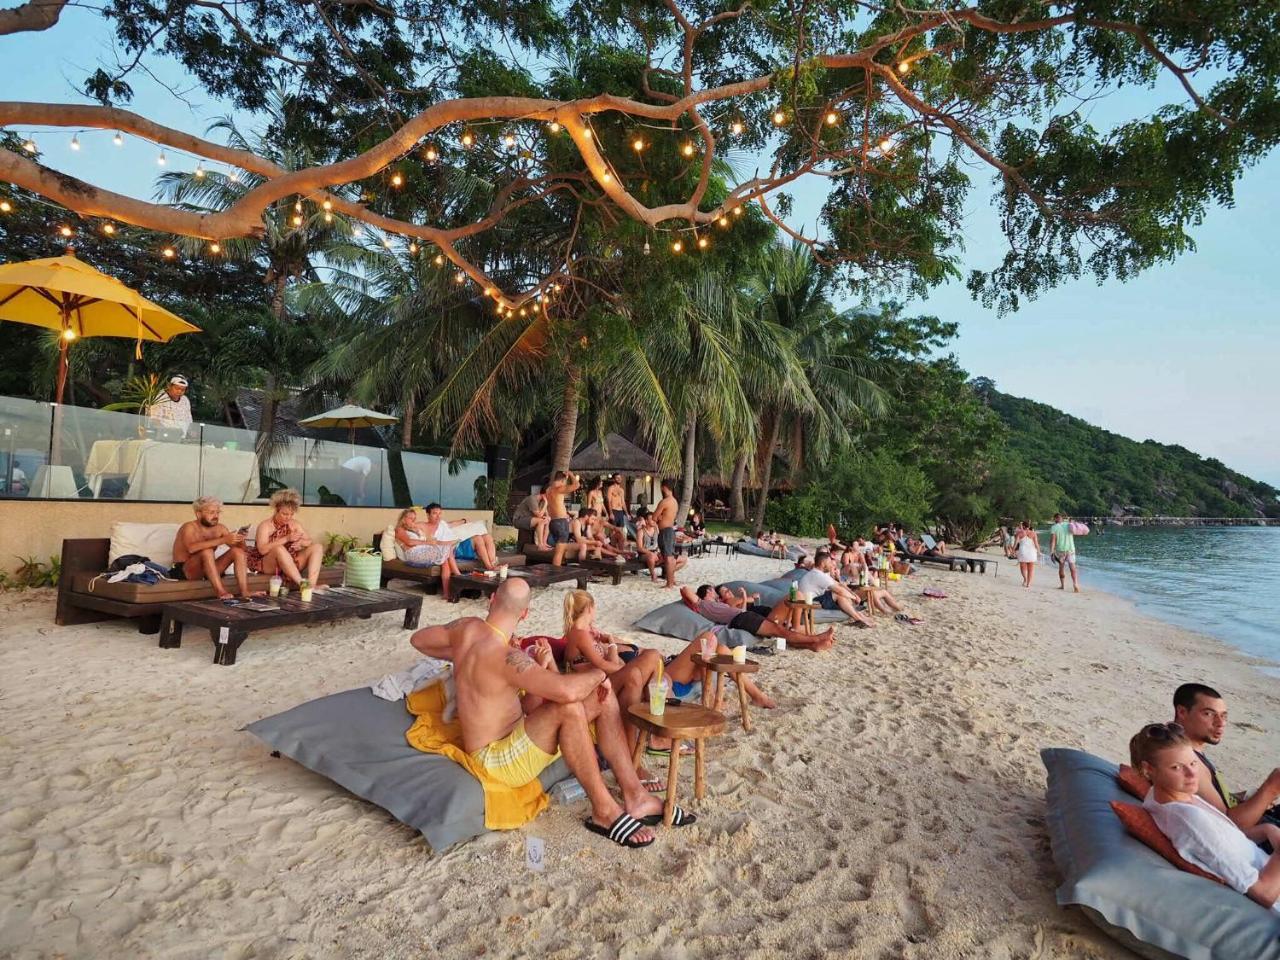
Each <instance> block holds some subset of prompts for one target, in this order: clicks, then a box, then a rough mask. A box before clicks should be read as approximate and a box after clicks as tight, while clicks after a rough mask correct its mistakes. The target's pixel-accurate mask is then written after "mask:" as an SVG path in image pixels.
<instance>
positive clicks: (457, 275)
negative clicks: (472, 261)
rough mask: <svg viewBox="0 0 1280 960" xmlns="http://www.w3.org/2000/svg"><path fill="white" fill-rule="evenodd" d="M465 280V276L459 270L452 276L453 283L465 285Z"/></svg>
mask: <svg viewBox="0 0 1280 960" xmlns="http://www.w3.org/2000/svg"><path fill="white" fill-rule="evenodd" d="M466 279H467V275H466V274H465V273H463V272H462V271H461V270H459V271H458V272H457V273H455V274H454V275H453V282H454V283H465V282H466Z"/></svg>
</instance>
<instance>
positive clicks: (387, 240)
mask: <svg viewBox="0 0 1280 960" xmlns="http://www.w3.org/2000/svg"><path fill="white" fill-rule="evenodd" d="M382 245H383V246H384V247H386V248H387V249H388V250H390V249H391V238H390V237H383V238H382Z"/></svg>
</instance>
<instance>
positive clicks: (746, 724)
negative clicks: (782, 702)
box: [693, 653, 760, 733]
mask: <svg viewBox="0 0 1280 960" xmlns="http://www.w3.org/2000/svg"><path fill="white" fill-rule="evenodd" d="M693 662H694V665H695V666H699V667H705V668H706V670H707V679H706V680H704V681H703V683H702V705H703V706H704V707H714V708H715V709H716V710H719V709H720V704H721V697H722V696H723V689H722V686H723V684H724V683H725V675H726V674H727V675H729V676H731V677H732V678H733V682H734V683H735V684H737V686H738V707H739V709H740V710H741V711H742V729H743V730H745V731H747V733H750V732H751V717H750V716H749V715H748V714H747V690H746V688H745V687H744V686H743V685H742V674H744V673H755V672H756V671H757V670H759V669H760V664H758V663H756V662H755V661H754V660H748V661H746V662H745V663H734V662H733V656H732V654H727V653H717V654H716V655H715V656H714V657H712V658H711V659H710V660H705V659H703V656H702V654H700V653H695V654H694V655H693ZM713 682H714V684H715V689H714V691H713V690H712V683H713Z"/></svg>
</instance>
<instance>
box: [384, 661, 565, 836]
mask: <svg viewBox="0 0 1280 960" xmlns="http://www.w3.org/2000/svg"><path fill="white" fill-rule="evenodd" d="M405 706H406V707H408V708H409V712H410V713H412V714H413V715H414V716H415V717H417V718H418V719H417V720H415V721H414V723H413V726H411V727H410V728H409V731H408V733H406V734H405V735H404V738H405V739H406V740H407V741H409V746H411V747H413V748H415V749H417V750H421V751H422V752H423V753H438V754H441V755H442V756H446V757H448V758H449V759H450V760H452V761H453V762H454V763H460V764H462V766H463V767H465V768H466V769H467V772H468V773H470V774H471V775H472V776H473V777H475V778H476V779H477V780H479V781H480V785H481V786H482V787H484V825H485V826H486V827H488V828H489V829H490V830H515V829H516V828H517V827H523V826H524V825H525V824H526V823H528V822H529V821H530V820H532V819H533V818H534V817H536V816H537V815H538V814H540V813H541V812H542V811H543V810H544V809H546V806H547V804H548V803H550V802H551V801H550V799H549V798H548V797H547V793H546V791H545V790H543V789H542V784H541V783H539V782H538V781H537V780H536V779H535V780H533V781H532V782H530V783H526V784H525V785H524V786H523V787H509V786H507V785H506V784H505V783H498V782H497V781H495V780H492V779H491V778H490V777H489V775H488V771H486V770H485V769H484V767H482V766H480V765H479V764H477V763H476V762H475V761H474V760H472V759H471V757H470V755H469V754H468V753H467V752H466V751H465V750H463V749H462V726H461V724H459V723H458V721H456V720H455V721H453V722H452V723H445V722H444V707H445V696H444V684H443V683H433V684H431V685H429V686H426V687H423V688H422V689H421V690H415V691H414V692H413V693H411V694H409V696H408V698H407V699H406V700H405Z"/></svg>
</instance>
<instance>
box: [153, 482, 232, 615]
mask: <svg viewBox="0 0 1280 960" xmlns="http://www.w3.org/2000/svg"><path fill="white" fill-rule="evenodd" d="M191 509H193V510H194V511H195V513H196V518H195V519H194V520H188V521H187V522H186V523H184V524H183V525H182V526H180V527H179V528H178V535H177V536H176V537H174V540H173V569H172V570H170V571H169V576H171V577H173V579H175V580H199V579H201V578H204V579H205V580H208V581H209V582H210V583H212V584H213V589H214V590H216V591H217V593H218V599H219V600H226V599H227V598H228V597H230V596H231V594H230V593H228V592H227V591H226V590H225V589H224V588H223V586H222V575H223V574H224V573H226V572H227V567H229V566H231V565H232V564H235V568H236V586H237V587H239V588H240V596H242V597H244V598H245V599H248V598H249V596H250V594H249V578H248V571H249V566H248V563H247V561H246V559H245V552H244V533H243V531H240V530H236V531H234V532H233V531H231V530H228V529H227V528H226V527H224V526H223V525H222V523H221V522H220V520H221V517H222V501H221V500H219V499H218V498H217V497H201V498H200V499H199V500H197V501H195V502H194V503H193V504H191ZM224 545H225V546H226V547H227V548H228V549H227V552H226V553H224V554H223V555H222V556H220V557H215V556H214V555H213V554H214V552H215V551H216V550H217V549H218V547H221V546H224Z"/></svg>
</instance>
